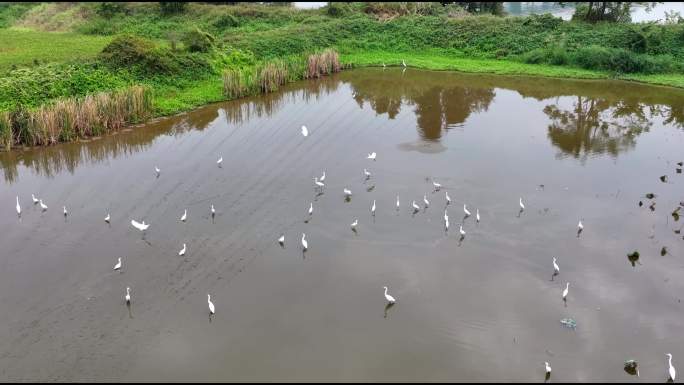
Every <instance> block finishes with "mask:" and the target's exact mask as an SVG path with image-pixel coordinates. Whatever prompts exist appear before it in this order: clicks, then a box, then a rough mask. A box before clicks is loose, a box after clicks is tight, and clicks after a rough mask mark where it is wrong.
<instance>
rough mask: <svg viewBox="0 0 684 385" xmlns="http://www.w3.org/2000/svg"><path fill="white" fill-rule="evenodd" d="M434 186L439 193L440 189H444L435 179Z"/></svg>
mask: <svg viewBox="0 0 684 385" xmlns="http://www.w3.org/2000/svg"><path fill="white" fill-rule="evenodd" d="M432 185H433V186H435V191H439V189H441V188H442V185H441V184H439V183H437V182H435V180H434V179H433V180H432Z"/></svg>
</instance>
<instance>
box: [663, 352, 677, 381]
mask: <svg viewBox="0 0 684 385" xmlns="http://www.w3.org/2000/svg"><path fill="white" fill-rule="evenodd" d="M666 356H667V357H668V365H670V368H669V369H668V371H669V374H670V378H671V379H672V382H674V380H675V375H676V374H677V372H676V371H675V368H674V366H672V354H670V353H667V354H666Z"/></svg>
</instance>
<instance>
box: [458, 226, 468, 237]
mask: <svg viewBox="0 0 684 385" xmlns="http://www.w3.org/2000/svg"><path fill="white" fill-rule="evenodd" d="M458 232H459V233H461V236H462V237H465V235H466V232H465V231H463V225H459V229H458Z"/></svg>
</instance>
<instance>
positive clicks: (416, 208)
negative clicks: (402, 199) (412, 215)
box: [411, 201, 420, 211]
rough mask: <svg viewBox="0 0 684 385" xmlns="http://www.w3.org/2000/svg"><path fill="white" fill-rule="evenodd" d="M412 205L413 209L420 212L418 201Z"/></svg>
mask: <svg viewBox="0 0 684 385" xmlns="http://www.w3.org/2000/svg"><path fill="white" fill-rule="evenodd" d="M411 205H412V206H413V209H414V210H415V211H418V210H420V206H418V205H417V204H416V201H413V202H412V203H411Z"/></svg>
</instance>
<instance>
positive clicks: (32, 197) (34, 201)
mask: <svg viewBox="0 0 684 385" xmlns="http://www.w3.org/2000/svg"><path fill="white" fill-rule="evenodd" d="M31 199H33V204H34V205H35V204H36V203H38V202H39V201H38V198H36V196H35V195H33V194H31Z"/></svg>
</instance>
